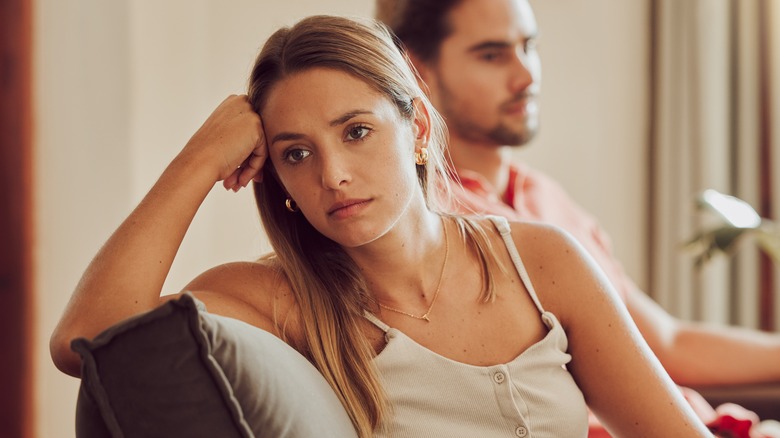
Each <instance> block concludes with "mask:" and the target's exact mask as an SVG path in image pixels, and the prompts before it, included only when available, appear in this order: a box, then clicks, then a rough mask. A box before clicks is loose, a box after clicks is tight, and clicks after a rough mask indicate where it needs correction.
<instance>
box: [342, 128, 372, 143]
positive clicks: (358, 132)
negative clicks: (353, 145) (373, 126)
mask: <svg viewBox="0 0 780 438" xmlns="http://www.w3.org/2000/svg"><path fill="white" fill-rule="evenodd" d="M369 131H370V129H369V128H368V127H366V126H359V125H358V126H353V127H351V128H349V129H348V130H347V139H349V140H360V139H362V138H364V137H365V136H367V135H368V133H369Z"/></svg>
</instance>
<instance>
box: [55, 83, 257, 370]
mask: <svg viewBox="0 0 780 438" xmlns="http://www.w3.org/2000/svg"><path fill="white" fill-rule="evenodd" d="M264 154H265V145H264V141H263V132H262V125H261V123H260V118H259V116H258V115H257V114H255V113H254V112H253V111H252V109H251V106H250V105H249V103H248V102H247V100H246V97H245V96H231V97H229V98H227V99H226V100H225V101H223V102H222V103H221V104H220V106H219V107H217V109H216V110H215V111H214V112H213V113H212V115H211V116H210V117H209V118H208V119H207V120H206V122H205V123H204V124H203V126H202V127H201V128H200V129H199V130H198V132H196V133H195V135H193V137H192V138H191V139H190V141H189V142H188V143H187V145H186V146H185V147H184V149H183V150H182V151H181V152H180V153H179V155H178V156H177V157H176V158H175V159H174V160H173V161H172V162H171V163H170V164H169V165H168V167H167V168H166V169H165V171H164V172H163V174H162V175H161V176H160V178H159V180H158V181H157V182H156V184H155V185H154V186H153V187H152V189H151V190H150V191H149V193H148V194H147V195H146V197H144V199H143V200H142V201H141V203H140V204H139V205H138V206H137V207H136V208H135V210H134V211H133V212H132V213H131V214H130V216H129V217H128V218H127V219H125V221H124V222H123V223H122V224H121V225H120V226H119V228H118V229H117V230H116V231H115V232H114V233H113V235H112V236H111V237H110V238H109V239H108V241H107V242H106V243H105V244H104V245H103V247H102V248H101V249H100V251H99V252H98V253H97V255H96V256H95V257H94V259H93V260H92V262H91V263H90V264H89V266H88V267H87V269H86V271H85V272H84V274H83V276H82V278H81V280H80V281H79V283H78V285H77V286H76V289H75V291H74V292H73V295H72V296H71V299H70V302H69V303H68V305H67V307H66V309H65V312H64V314H63V315H62V318H61V319H60V321H59V324H58V325H57V328H56V329H55V331H54V333H53V334H52V337H51V342H50V350H51V355H52V359H53V360H54V363H55V365H57V367H58V368H59V369H60V370H62V371H63V372H65V373H68V374H71V375H74V376H75V375H78V373H79V365H80V360H79V358H78V356H77V355H76V354H75V353H73V352H72V351H70V341H71V340H72V339H74V338H77V337H86V338H92V337H94V336H95V335H96V334H98V333H99V332H100V331H102V330H104V329H106V328H107V327H109V326H111V325H113V324H115V323H117V322H119V321H121V320H124V319H126V318H128V317H130V316H133V315H136V314H138V313H141V312H144V311H147V310H150V309H152V308H154V307H155V306H157V305H158V304H159V302H160V295H161V292H162V286H163V283H164V281H165V278H166V276H167V275H168V271H169V269H170V267H171V264H172V263H173V259H174V257H175V255H176V252H177V251H178V249H179V246H180V244H181V242H182V240H183V238H184V235H185V233H186V232H187V229H188V228H189V226H190V224H191V222H192V219H193V217H194V216H195V213H196V212H197V210H198V208H199V207H200V205H201V203H202V202H203V200H204V199H205V198H206V196H207V195H208V193H209V191H210V190H211V189H212V188H213V186H214V184H215V183H216V182H217V181H224V183H225V185H226V187H227V188H231V189H233V190H237V189H238V188H240V186H244V185H246V184H247V183H248V182H249V181H250V180H251V179H252V178H254V177H255V176H256V175H258V171H259V169H260V167H261V166H262V160H264V156H265V155H264Z"/></svg>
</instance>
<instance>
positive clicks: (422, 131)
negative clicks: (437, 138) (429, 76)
mask: <svg viewBox="0 0 780 438" xmlns="http://www.w3.org/2000/svg"><path fill="white" fill-rule="evenodd" d="M412 104H413V105H414V119H413V120H412V132H413V133H414V149H415V151H417V152H419V151H420V149H421V148H425V147H428V142H429V141H430V139H431V115H430V113H429V112H428V107H427V105H426V104H425V102H423V100H422V99H421V98H419V97H416V98H414V101H413V102H412Z"/></svg>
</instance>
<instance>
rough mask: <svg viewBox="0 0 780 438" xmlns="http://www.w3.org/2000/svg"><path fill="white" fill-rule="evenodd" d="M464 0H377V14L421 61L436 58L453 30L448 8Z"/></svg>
mask: <svg viewBox="0 0 780 438" xmlns="http://www.w3.org/2000/svg"><path fill="white" fill-rule="evenodd" d="M461 1H463V0H376V18H377V19H378V20H379V21H381V22H383V23H384V24H385V25H387V27H389V28H390V29H391V30H392V31H393V33H395V35H396V36H397V37H398V39H399V40H400V41H401V43H402V44H403V45H404V46H405V47H406V49H407V50H408V51H409V52H411V53H412V54H414V56H416V57H417V58H418V59H419V60H420V61H422V62H429V61H435V60H436V59H437V58H438V56H439V48H440V47H441V42H442V41H444V39H445V38H447V37H448V36H449V35H450V32H452V29H451V27H450V23H449V21H448V15H449V12H450V11H451V10H452V9H453V8H454V7H455V6H457V5H459V4H460V2H461Z"/></svg>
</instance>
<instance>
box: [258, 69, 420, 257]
mask: <svg viewBox="0 0 780 438" xmlns="http://www.w3.org/2000/svg"><path fill="white" fill-rule="evenodd" d="M261 117H262V120H263V126H264V129H265V135H266V140H267V142H268V152H269V157H270V159H271V161H272V163H273V165H274V168H275V169H276V172H277V174H278V176H279V180H280V181H281V183H282V185H283V186H284V187H285V188H286V190H287V193H288V194H289V195H290V197H291V198H292V199H293V200H294V201H295V203H296V204H297V205H298V208H299V209H300V213H290V214H301V213H302V214H303V215H304V216H305V217H306V219H307V220H308V221H309V223H311V224H312V226H314V228H316V229H317V230H318V231H319V232H320V233H322V234H323V235H325V236H327V237H328V238H330V239H332V240H334V241H336V242H338V243H339V244H341V245H342V246H345V247H357V246H360V245H363V244H366V243H369V242H371V241H373V240H374V239H376V238H378V237H380V236H382V235H383V234H385V233H386V232H387V231H388V230H390V229H391V228H392V227H393V226H394V225H395V224H396V223H398V221H399V220H400V219H401V218H403V217H404V215H405V214H406V213H408V211H409V208H410V206H417V207H418V208H419V207H423V208H424V201H423V197H422V191H421V189H420V187H419V184H418V182H417V176H416V171H415V163H414V152H415V141H416V138H417V137H420V135H419V134H420V130H421V129H424V126H427V125H425V124H423V123H421V122H420V121H419V120H418V119H415V120H414V121H413V122H409V121H406V120H404V119H403V118H402V117H401V115H400V113H399V111H398V109H397V108H396V107H395V105H393V104H392V103H391V102H390V100H389V99H387V98H386V97H385V96H384V95H382V94H380V93H379V92H377V91H375V90H374V89H372V88H371V87H369V86H368V85H367V84H366V83H365V82H363V81H361V80H359V79H356V78H355V77H354V76H351V75H349V74H346V73H343V72H341V71H338V70H333V69H327V68H314V69H309V70H305V71H303V72H300V73H296V74H294V75H292V76H289V77H287V78H285V79H284V80H282V81H280V82H279V83H277V84H276V85H274V87H273V88H272V90H271V92H270V95H269V97H268V99H267V101H266V105H265V107H264V108H263V111H262V114H261ZM417 141H418V142H419V140H417Z"/></svg>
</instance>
